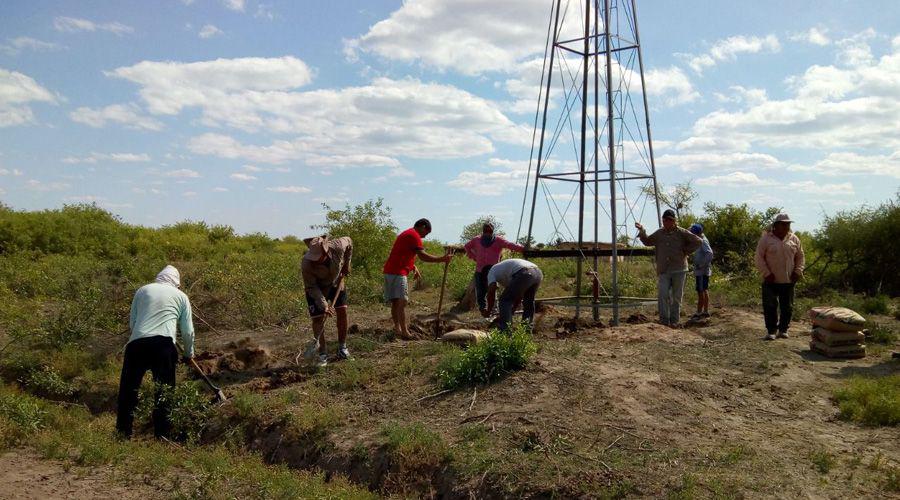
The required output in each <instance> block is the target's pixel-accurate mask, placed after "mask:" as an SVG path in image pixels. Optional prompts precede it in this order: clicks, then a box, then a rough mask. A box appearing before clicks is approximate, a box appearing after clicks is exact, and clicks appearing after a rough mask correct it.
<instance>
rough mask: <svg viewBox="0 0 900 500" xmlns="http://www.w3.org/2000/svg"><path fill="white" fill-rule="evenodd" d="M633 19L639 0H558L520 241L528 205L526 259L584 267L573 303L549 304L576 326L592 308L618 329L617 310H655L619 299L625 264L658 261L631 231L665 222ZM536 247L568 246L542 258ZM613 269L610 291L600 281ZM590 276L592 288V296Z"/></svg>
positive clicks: (561, 299)
mask: <svg viewBox="0 0 900 500" xmlns="http://www.w3.org/2000/svg"><path fill="white" fill-rule="evenodd" d="M635 9H636V0H552V6H551V12H550V20H549V24H548V28H547V42H546V47H545V53H544V66H543V71H542V81H541V91H540V95H539V97H538V106H537V111H536V113H535V123H534V126H535V128H534V130H535V132H534V135H533V141H532V153H531V160H530V162H529V171H528V180H527V181H526V187H525V195H524V197H523V203H522V216H521V217H520V224H519V230H520V231H521V229H522V221H524V220H526V219H525V214H526V211H525V209H526V207H527V206H529V202H530V211H529V214H530V215H529V216H528V219H527V220H528V230H527V236H528V238H527V241H528V244H527V245H526V246H527V247H528V249H527V250H526V252H525V256H526V257H531V258H533V257H537V258H554V257H558V258H573V257H574V258H577V262H578V264H577V274H576V284H575V286H576V292H575V295H574V296H569V297H555V298H545V299H542V301H543V302H545V303H555V304H560V305H573V306H575V308H576V309H575V315H576V317H578V315H579V312H580V309H581V308H582V307H590V308H591V309H592V311H593V316H594V319H595V320H596V319H598V318H599V308H601V307H609V308H611V309H612V322H613V324H617V323H618V320H619V309H620V307H623V306H627V305H636V304H644V303H648V302H650V301H655V299H650V298H640V297H626V296H623V295H622V294H621V293H620V289H621V286H620V285H621V283H622V278H623V277H625V276H626V274H625V273H624V272H623V269H622V267H623V266H624V267H627V264H624V263H622V262H620V258H622V257H630V256H639V255H653V252H652V250H650V249H646V248H633V246H632V245H633V244H634V241H635V238H636V231H635V230H634V229H633V223H634V222H637V221H640V220H641V218H642V217H643V216H644V215H646V216H648V217H650V216H651V214H652V215H654V216H655V217H656V219H657V221H658V222H659V218H660V210H659V197H658V187H657V183H656V164H655V161H654V157H653V143H652V140H651V136H650V114H649V109H648V105H647V90H646V84H645V78H644V64H643V58H642V55H641V46H640V37H639V36H638V25H637V13H636V10H635ZM532 168H533V171H532ZM532 172H533V173H532ZM532 175H533V180H532ZM648 207H649V208H650V211H648ZM654 210H655V212H654ZM645 212H648V213H646V214H645ZM573 226H574V227H573ZM585 231H587V233H586V232H585ZM591 232H592V234H591ZM601 235H609V238H610V240H609V243H608V244H603V243H600V240H601V238H604V239H605V236H601ZM535 240H538V241H551V242H552V241H556V242H558V243H559V242H562V241H568V242H569V244H568V245H559V244H558V245H555V248H552V249H538V248H535V247H534V246H533V242H534V241H535ZM551 246H552V245H551ZM563 247H565V248H563ZM600 257H608V259H606V258H604V259H602V260H601V259H600ZM607 261H608V262H609V266H610V270H609V277H608V279H609V281H608V286H609V288H608V289H607V288H606V285H605V284H604V283H603V282H602V281H604V279H603V278H605V269H604V270H603V273H602V274H603V276H601V272H600V271H601V264H604V265H605V264H606V262H607ZM586 265H587V272H586V273H585V268H586ZM583 276H589V277H590V278H591V279H592V285H593V286H592V287H591V288H592V293H591V294H590V295H587V294H583V292H584V291H583V290H582V277H583Z"/></svg>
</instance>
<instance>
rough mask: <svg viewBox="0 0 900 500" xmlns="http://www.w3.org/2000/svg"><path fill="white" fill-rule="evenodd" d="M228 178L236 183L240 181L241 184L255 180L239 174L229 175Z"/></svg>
mask: <svg viewBox="0 0 900 500" xmlns="http://www.w3.org/2000/svg"><path fill="white" fill-rule="evenodd" d="M228 177H231V178H232V179H234V180H236V181H241V182H250V181H255V180H256V177H254V176H252V175H249V174H242V173H239V172H235V173H233V174H231V175H229V176H228Z"/></svg>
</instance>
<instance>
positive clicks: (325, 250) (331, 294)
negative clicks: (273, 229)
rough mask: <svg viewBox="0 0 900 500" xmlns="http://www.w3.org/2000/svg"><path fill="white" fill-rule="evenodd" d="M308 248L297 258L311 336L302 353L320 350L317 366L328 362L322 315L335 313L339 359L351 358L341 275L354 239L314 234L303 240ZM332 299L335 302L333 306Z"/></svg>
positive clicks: (310, 354)
mask: <svg viewBox="0 0 900 500" xmlns="http://www.w3.org/2000/svg"><path fill="white" fill-rule="evenodd" d="M303 241H304V242H305V243H306V246H307V247H309V250H307V251H306V253H305V254H304V255H303V260H302V261H300V274H301V275H302V276H303V286H304V289H305V290H306V303H307V304H308V305H309V316H310V317H311V318H312V329H313V335H314V337H315V338H314V339H313V341H312V342H310V343H309V345H307V348H306V352H305V356H306V357H307V358H312V357H313V356H314V355H315V353H316V350H318V352H319V359H318V362H317V364H318V366H326V365H327V364H328V351H327V349H326V346H325V318H326V317H329V316H335V317H336V319H337V331H338V342H339V343H340V346H339V347H338V359H348V358H350V351H349V350H348V349H347V325H348V319H347V287H346V281H343V282H342V281H341V278H342V277H346V276H348V275H349V274H350V259H351V257H352V256H353V241H352V240H351V239H350V238H349V237H347V236H344V237H341V238H335V239H329V238H328V236H325V235H323V236H316V237H315V238H308V239H306V240H303ZM332 302H333V303H334V306H332Z"/></svg>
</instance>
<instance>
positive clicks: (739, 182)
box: [697, 171, 775, 187]
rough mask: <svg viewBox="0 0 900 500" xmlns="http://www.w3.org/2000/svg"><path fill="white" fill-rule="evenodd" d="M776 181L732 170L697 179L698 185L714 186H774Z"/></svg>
mask: <svg viewBox="0 0 900 500" xmlns="http://www.w3.org/2000/svg"><path fill="white" fill-rule="evenodd" d="M774 184H775V183H774V182H773V181H770V180H764V179H760V178H759V177H758V176H757V175H756V174H754V173H752V172H740V171H738V172H732V173H730V174H725V175H713V176H711V177H705V178H702V179H698V180H697V185H698V186H714V187H760V186H772V185H774Z"/></svg>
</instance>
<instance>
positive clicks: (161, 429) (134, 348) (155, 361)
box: [116, 335, 178, 437]
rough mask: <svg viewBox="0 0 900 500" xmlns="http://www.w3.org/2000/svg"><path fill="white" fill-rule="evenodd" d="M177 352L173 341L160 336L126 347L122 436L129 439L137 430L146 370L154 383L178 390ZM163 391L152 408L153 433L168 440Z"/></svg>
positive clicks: (120, 411) (121, 395)
mask: <svg viewBox="0 0 900 500" xmlns="http://www.w3.org/2000/svg"><path fill="white" fill-rule="evenodd" d="M177 363H178V352H177V351H176V350H175V344H174V343H173V342H172V339H171V338H170V337H166V336H161V335H157V336H155V337H146V338H142V339H137V340H135V341H133V342H130V343H129V344H128V346H126V347H125V361H124V362H123V363H122V377H121V379H120V381H119V408H118V413H117V415H116V429H117V430H118V431H119V433H120V434H121V435H123V436H126V437H130V436H131V433H132V427H133V426H134V409H135V408H136V407H137V404H138V390H139V389H140V388H141V380H142V379H143V378H144V374H145V373H147V370H150V372H151V373H152V374H153V381H154V382H156V383H158V384H161V385H167V386H170V387H174V386H175V366H176V364H177ZM161 392H162V391H161V387H160V388H158V389H157V391H156V396H155V397H156V401H155V403H154V406H153V433H154V434H155V435H156V437H163V436H168V434H169V429H170V427H171V424H170V422H169V408H168V406H167V405H166V404H165V403H164V401H161Z"/></svg>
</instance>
